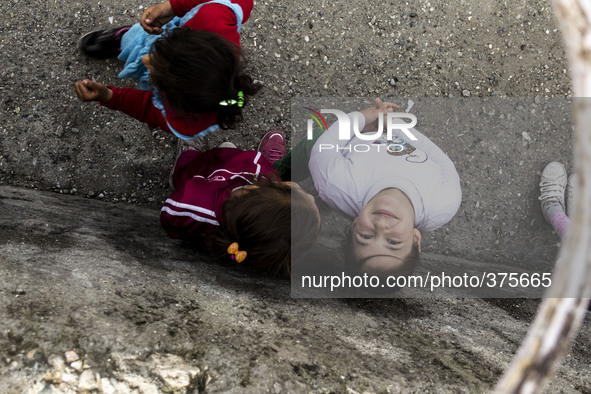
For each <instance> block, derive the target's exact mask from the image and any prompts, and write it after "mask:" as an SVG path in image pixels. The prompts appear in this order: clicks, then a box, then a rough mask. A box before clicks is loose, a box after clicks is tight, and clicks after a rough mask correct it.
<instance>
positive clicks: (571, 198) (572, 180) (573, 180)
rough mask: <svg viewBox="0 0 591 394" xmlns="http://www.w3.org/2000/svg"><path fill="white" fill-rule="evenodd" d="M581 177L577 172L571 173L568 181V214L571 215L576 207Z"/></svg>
mask: <svg viewBox="0 0 591 394" xmlns="http://www.w3.org/2000/svg"><path fill="white" fill-rule="evenodd" d="M578 183H579V178H578V176H577V174H570V176H569V177H568V181H567V182H566V214H567V216H568V217H570V216H571V215H572V213H573V210H574V209H575V194H576V192H577V185H578Z"/></svg>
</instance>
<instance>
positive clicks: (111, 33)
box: [78, 26, 131, 59]
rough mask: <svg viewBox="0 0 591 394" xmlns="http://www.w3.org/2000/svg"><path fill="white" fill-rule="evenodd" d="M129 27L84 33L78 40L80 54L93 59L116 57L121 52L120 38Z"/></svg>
mask: <svg viewBox="0 0 591 394" xmlns="http://www.w3.org/2000/svg"><path fill="white" fill-rule="evenodd" d="M130 28H131V26H123V27H117V28H115V29H109V30H96V31H92V32H90V33H86V34H85V35H83V36H82V37H80V40H78V50H79V51H80V53H81V54H83V55H84V56H88V57H93V58H95V59H109V58H113V57H117V56H118V55H119V52H120V51H121V37H123V34H125V33H126V32H127V31H128V30H129V29H130Z"/></svg>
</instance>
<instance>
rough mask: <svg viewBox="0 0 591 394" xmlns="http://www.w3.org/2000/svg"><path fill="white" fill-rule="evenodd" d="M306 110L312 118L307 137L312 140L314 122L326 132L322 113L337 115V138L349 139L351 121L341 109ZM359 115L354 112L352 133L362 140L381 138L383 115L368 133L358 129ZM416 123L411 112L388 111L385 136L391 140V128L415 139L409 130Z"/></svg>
mask: <svg viewBox="0 0 591 394" xmlns="http://www.w3.org/2000/svg"><path fill="white" fill-rule="evenodd" d="M305 108H306V109H307V110H309V111H311V113H308V115H309V116H310V117H311V118H312V119H308V125H307V126H308V134H307V138H308V139H309V140H312V139H313V138H314V137H313V129H314V122H316V124H317V125H318V126H319V127H320V129H322V130H323V132H326V130H328V124H327V123H326V120H325V119H324V117H323V116H322V114H333V115H336V117H337V122H338V123H339V140H345V141H349V140H350V139H351V122H350V119H349V116H347V114H346V113H344V112H343V111H341V110H338V109H321V110H320V112H318V111H315V110H313V109H312V108H308V107H305ZM359 116H361V114H360V113H359V112H356V113H355V114H354V116H353V120H354V121H353V133H355V136H356V137H357V138H359V139H360V140H363V141H375V140H377V139H378V138H381V137H382V135H383V134H384V117H383V115H382V114H380V116H378V129H377V130H375V131H374V132H369V133H362V132H361V130H359ZM403 119H408V120H410V123H406V122H405V121H404V120H403ZM416 124H417V117H416V116H414V115H413V114H410V113H406V112H388V113H387V116H386V138H387V140H388V141H392V140H393V133H392V132H393V130H400V131H402V133H404V135H406V136H407V137H408V138H409V139H410V140H411V141H416V140H417V137H415V136H414V135H413V134H412V132H411V131H410V130H409V129H411V128H413V127H414V126H415V125H416Z"/></svg>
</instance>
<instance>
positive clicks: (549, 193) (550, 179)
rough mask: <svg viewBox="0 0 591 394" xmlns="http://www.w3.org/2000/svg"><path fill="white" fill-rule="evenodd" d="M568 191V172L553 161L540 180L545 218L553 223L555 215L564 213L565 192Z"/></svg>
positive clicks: (540, 198)
mask: <svg viewBox="0 0 591 394" xmlns="http://www.w3.org/2000/svg"><path fill="white" fill-rule="evenodd" d="M565 189H566V170H565V169H564V166H563V165H562V164H561V163H559V162H557V161H553V162H551V163H549V164H548V165H547V166H546V168H544V171H542V177H541V179H540V197H538V199H539V200H540V201H541V202H542V213H543V214H544V218H546V220H547V221H548V222H549V223H551V221H550V218H551V217H552V215H553V214H555V213H558V212H564V191H565Z"/></svg>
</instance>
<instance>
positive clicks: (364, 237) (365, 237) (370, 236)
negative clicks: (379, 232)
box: [359, 234, 373, 239]
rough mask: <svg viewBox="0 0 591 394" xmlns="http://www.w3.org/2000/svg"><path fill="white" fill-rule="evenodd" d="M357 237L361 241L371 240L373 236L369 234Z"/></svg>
mask: <svg viewBox="0 0 591 394" xmlns="http://www.w3.org/2000/svg"><path fill="white" fill-rule="evenodd" d="M359 236H360V237H361V238H363V239H372V238H373V235H371V234H359Z"/></svg>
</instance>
